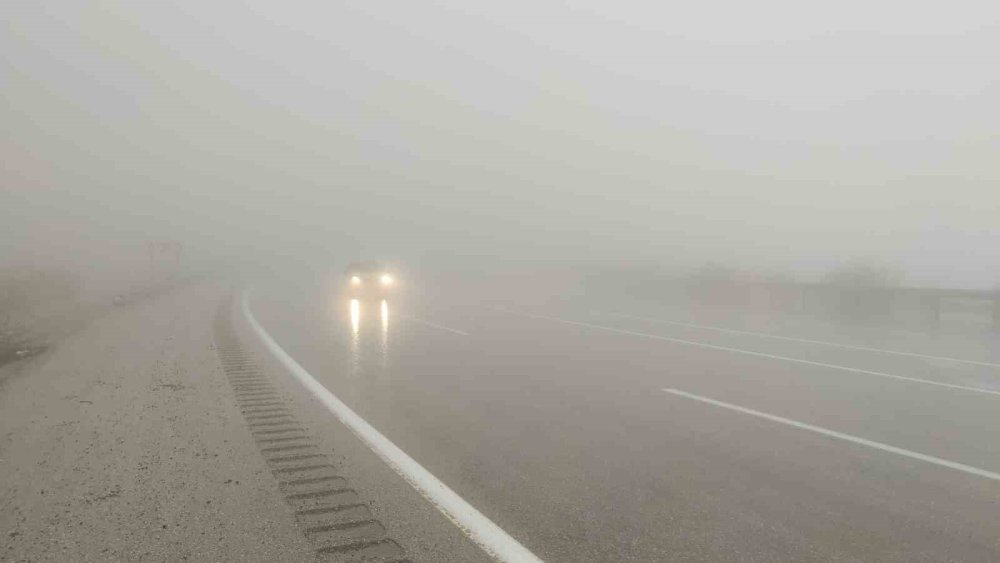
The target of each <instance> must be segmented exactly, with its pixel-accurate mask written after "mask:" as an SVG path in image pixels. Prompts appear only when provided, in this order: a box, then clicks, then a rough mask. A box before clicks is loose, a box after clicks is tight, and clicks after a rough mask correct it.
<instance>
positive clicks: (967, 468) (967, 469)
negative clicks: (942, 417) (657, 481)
mask: <svg viewBox="0 0 1000 563" xmlns="http://www.w3.org/2000/svg"><path fill="white" fill-rule="evenodd" d="M663 391H666V392H667V393H670V394H673V395H678V396H680V397H687V398H688V399H694V400H695V401H701V402H703V403H708V404H710V405H715V406H717V407H722V408H724V409H729V410H734V411H738V412H741V413H744V414H749V415H753V416H757V417H760V418H765V419H767V420H770V421H773V422H780V423H782V424H787V425H789V426H794V427H796V428H801V429H803V430H809V431H810V432H816V433H818V434H823V435H825V436H830V437H833V438H838V439H840V440H846V441H848V442H854V443H855V444H861V445H862V446H868V447H869V448H875V449H876V450H882V451H884V452H889V453H894V454H897V455H901V456H906V457H910V458H913V459H919V460H920V461H926V462H927V463H933V464H934V465H940V466H942V467H947V468H949V469H955V470H958V471H962V472H964V473H969V474H972V475H978V476H979V477H986V478H987V479H993V480H994V481H1000V473H994V472H992V471H987V470H985V469H979V468H978V467H972V466H971V465H965V464H964V463H958V462H955V461H948V460H947V459H941V458H939V457H934V456H932V455H927V454H922V453H919V452H914V451H911V450H906V449H903V448H897V447H896V446H890V445H888V444H883V443H881V442H875V441H873V440H866V439H865V438H860V437H858V436H853V435H851V434H844V433H843V432H837V431H836V430H830V429H828V428H823V427H822V426H815V425H812V424H806V423H805V422H799V421H797V420H792V419H790V418H784V417H781V416H776V415H773V414H768V413H766V412H760V411H755V410H753V409H748V408H746V407H741V406H739V405H734V404H731V403H724V402H722V401H716V400H715V399H709V398H708V397H702V396H701V395H695V394H694V393H688V392H687V391H681V390H678V389H663Z"/></svg>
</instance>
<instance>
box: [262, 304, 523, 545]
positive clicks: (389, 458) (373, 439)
mask: <svg viewBox="0 0 1000 563" xmlns="http://www.w3.org/2000/svg"><path fill="white" fill-rule="evenodd" d="M242 309H243V316H244V317H245V318H246V320H247V322H248V323H249V324H250V327H251V328H252V329H253V331H254V333H255V334H256V335H257V337H258V338H259V339H260V340H261V342H263V344H264V346H265V347H266V348H267V349H268V350H269V351H270V352H271V353H272V354H273V355H274V356H275V358H277V359H278V360H279V361H280V362H281V363H282V364H284V366H285V367H286V368H287V369H288V371H289V372H291V374H292V375H293V376H295V378H296V379H298V380H299V383H301V384H302V385H303V386H304V387H305V388H306V389H308V390H309V391H310V392H311V393H312V394H313V395H314V396H315V397H316V398H317V399H319V400H320V401H321V402H322V403H323V404H324V405H325V406H326V408H327V409H329V411H330V412H331V413H333V415H334V416H336V417H337V419H339V420H340V421H341V422H342V423H344V425H345V426H347V427H348V428H350V429H351V431H352V432H354V434H355V435H356V436H357V437H358V438H360V439H361V441H362V442H364V443H365V444H366V445H367V446H368V447H369V448H371V450H372V451H373V452H375V453H376V454H377V455H378V456H379V457H380V458H382V460H383V461H385V462H386V463H387V464H388V465H389V467H391V468H392V469H393V470H394V471H395V472H396V473H398V474H399V475H400V476H401V477H402V478H403V479H405V480H406V481H407V482H408V483H409V484H410V485H411V486H412V487H413V488H414V489H416V490H417V491H418V492H419V493H420V494H421V495H423V497H424V498H426V499H427V500H428V501H430V502H431V504H433V505H434V506H435V507H436V508H437V509H438V510H439V511H441V513H442V514H444V515H445V516H446V517H447V518H448V519H449V520H451V521H452V522H453V523H454V524H455V525H456V526H458V528H459V529H460V530H462V532H463V533H465V535H466V536H468V537H469V539H471V540H472V541H473V542H475V543H476V545H478V546H479V547H481V548H482V549H483V550H484V551H485V552H486V553H487V554H489V555H490V556H491V557H494V558H495V559H498V560H500V561H516V562H522V561H523V562H532V561H539V562H540V561H541V559H539V558H538V557H536V556H535V555H534V554H533V553H531V552H530V551H528V549H527V548H525V547H524V546H523V545H521V544H520V543H519V542H518V541H517V540H515V539H514V538H513V537H511V536H510V535H509V534H508V533H507V532H505V531H504V530H503V529H501V528H500V527H499V526H497V525H496V524H494V523H493V522H492V521H491V520H490V519H489V518H487V517H486V516H483V514H482V513H481V512H479V511H478V510H476V509H475V507H473V506H472V505H471V504H469V503H468V502H466V501H465V499H463V498H462V497H460V496H458V494H456V493H455V492H454V491H452V490H451V489H450V488H448V486H447V485H445V484H444V483H442V482H441V481H440V480H438V478H437V477H435V476H434V475H432V474H431V473H430V472H429V471H427V470H426V469H424V468H423V466H421V465H420V464H419V463H417V462H416V461H415V460H414V459H413V458H411V457H410V456H408V455H407V454H406V452H404V451H403V450H401V449H399V448H398V447H397V446H396V445H395V444H393V443H392V442H390V441H389V439H388V438H386V437H385V436H383V435H382V434H381V433H380V432H379V431H378V430H376V429H375V428H374V427H373V426H372V425H370V424H368V422H367V421H365V419H363V418H361V417H360V416H358V414H357V413H355V412H354V411H353V410H351V408H350V407H348V406H347V405H346V404H344V403H343V402H342V401H341V400H340V399H338V398H337V397H336V396H335V395H334V394H333V393H331V392H330V391H329V390H328V389H327V388H326V387H324V386H323V385H322V384H320V383H319V382H318V381H316V379H315V378H314V377H313V376H312V375H311V374H310V373H309V372H308V371H306V370H305V368H303V367H302V366H301V365H299V363H298V362H296V361H295V359H294V358H292V357H291V356H290V355H288V353H287V352H285V351H284V350H283V349H282V348H281V346H279V345H278V343H277V342H275V341H274V339H273V338H271V335H269V334H268V333H267V331H265V330H264V328H263V327H261V326H260V324H258V323H257V319H255V318H254V316H253V313H251V312H250V306H249V304H248V301H247V293H244V294H243V299H242Z"/></svg>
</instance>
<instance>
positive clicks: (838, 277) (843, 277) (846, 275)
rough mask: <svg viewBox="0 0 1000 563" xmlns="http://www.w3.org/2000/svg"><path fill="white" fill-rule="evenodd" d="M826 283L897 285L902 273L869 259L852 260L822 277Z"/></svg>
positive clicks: (854, 286)
mask: <svg viewBox="0 0 1000 563" xmlns="http://www.w3.org/2000/svg"><path fill="white" fill-rule="evenodd" d="M823 281H824V282H825V283H826V284H828V285H833V286H837V287H850V288H859V289H860V288H880V287H882V288H888V287H899V285H900V284H901V283H902V281H903V274H902V272H900V271H899V269H898V268H894V267H892V266H888V265H886V264H879V263H875V262H869V261H852V262H847V263H844V264H841V265H840V266H837V267H836V268H834V269H833V270H831V271H830V272H829V273H828V274H827V275H826V276H825V277H824V279H823Z"/></svg>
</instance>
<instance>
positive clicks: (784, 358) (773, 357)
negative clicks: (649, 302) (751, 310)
mask: <svg viewBox="0 0 1000 563" xmlns="http://www.w3.org/2000/svg"><path fill="white" fill-rule="evenodd" d="M497 309H499V310H501V311H505V312H508V313H511V314H516V315H522V316H525V317H529V318H535V319H543V320H548V321H555V322H559V323H565V324H570V325H576V326H582V327H586V328H592V329H596V330H605V331H608V332H615V333H618V334H625V335H628V336H639V337H642V338H650V339H653V340H664V341H666V342H675V343H677V344H686V345H688V346H697V347H699V348H708V349H710V350H722V351H724V352H732V353H734V354H746V355H747V356H756V357H758V358H768V359H771V360H782V361H785V362H794V363H797V364H805V365H809V366H817V367H822V368H829V369H837V370H841V371H847V372H851V373H861V374H864V375H877V376H879V377H887V378H889V379H898V380H901V381H910V382H912V383H922V384H924V385H935V386H937V387H945V388H948V389H958V390H961V391H970V392H973V393H983V394H986V395H996V396H1000V391H994V390H992V389H984V388H982V387H966V386H965V385H954V384H952V383H942V382H940V381H932V380H930V379H920V378H919V377H906V376H904V375H893V374H891V373H883V372H880V371H870V370H866V369H858V368H852V367H847V366H840V365H837V364H827V363H823V362H813V361H811V360H802V359H799V358H789V357H787V356H776V355H774V354H765V353H763V352H754V351H752V350H743V349H740V348H730V347H728V346H718V345H716V344H706V343H704V342H697V341H695V340H684V339H682V338H672V337H669V336H661V335H659V334H649V333H646V332H636V331H633V330H625V329H621V328H614V327H610V326H602V325H595V324H591V323H584V322H580V321H571V320H568V319H561V318H559V317H548V316H545V315H532V314H529V313H521V312H518V311H511V310H509V309H506V308H501V307H498V308H497Z"/></svg>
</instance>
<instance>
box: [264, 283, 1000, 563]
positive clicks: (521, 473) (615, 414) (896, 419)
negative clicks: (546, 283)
mask: <svg viewBox="0 0 1000 563" xmlns="http://www.w3.org/2000/svg"><path fill="white" fill-rule="evenodd" d="M435 289H436V291H434V292H425V293H423V294H420V295H418V294H417V293H416V292H410V293H409V294H408V295H405V296H401V297H399V298H398V299H393V300H391V301H389V302H387V303H386V304H385V305H384V306H383V305H382V304H381V303H380V302H378V301H371V302H360V303H358V305H357V306H356V308H354V309H353V311H352V306H351V304H350V301H349V300H348V299H347V298H345V297H343V296H339V295H338V294H337V293H336V292H334V291H332V290H328V289H326V290H316V291H313V290H303V289H302V288H296V289H292V288H290V287H283V286H281V285H280V284H267V283H259V284H258V286H257V287H256V288H255V290H254V292H253V294H252V298H251V302H250V306H251V309H252V310H253V312H254V314H255V315H256V317H257V319H258V320H259V321H260V323H261V325H263V326H264V328H265V329H266V330H267V331H268V332H269V333H270V334H271V335H272V336H273V337H274V338H275V339H276V340H277V341H278V343H279V344H280V345H281V346H282V347H283V348H284V349H285V350H286V351H287V352H289V353H290V354H291V355H292V356H293V357H294V358H295V359H296V360H298V362H299V363H300V364H302V365H303V366H304V367H305V368H306V369H307V370H308V371H309V372H311V373H312V374H313V375H314V376H315V377H316V378H317V379H319V380H320V382H322V383H323V385H325V386H326V387H327V388H328V389H329V390H331V391H332V392H333V393H334V394H335V395H337V396H338V397H339V398H340V399H342V400H343V401H344V402H345V403H347V404H348V405H349V406H350V407H352V408H353V409H354V410H355V411H357V412H358V413H359V414H360V415H362V416H363V417H364V418H365V419H366V420H367V421H368V422H369V423H371V424H372V425H373V426H374V427H376V428H377V429H378V430H380V431H381V432H382V433H383V434H384V435H386V436H387V437H388V438H389V439H390V440H392V441H393V442H394V443H395V444H396V445H397V446H399V447H400V448H402V449H403V450H404V451H405V452H407V453H408V454H409V455H410V456H411V457H413V458H414V459H416V460H417V461H418V462H419V463H421V464H422V465H423V466H424V467H426V468H427V469H428V470H430V471H431V472H432V473H433V474H434V475H436V476H437V477H438V478H439V479H441V480H442V481H443V482H445V483H446V484H447V485H448V486H450V487H451V488H452V489H453V490H455V491H456V492H457V493H458V494H460V495H461V496H462V497H463V498H465V499H466V500H467V501H468V502H470V503H471V504H472V505H473V506H475V507H477V508H478V509H479V510H480V511H481V512H482V513H484V514H485V515H486V516H487V517H489V518H490V519H492V520H493V521H494V522H495V523H496V524H498V525H499V526H501V527H502V528H503V529H505V530H506V531H507V532H509V533H510V534H511V535H512V536H514V537H515V538H516V539H518V540H519V541H520V542H521V543H522V544H524V545H525V546H526V547H527V548H529V549H530V550H532V551H533V552H534V553H535V554H537V555H538V556H539V557H541V558H542V559H545V560H549V561H598V560H600V561H663V560H712V561H723V560H732V561H735V560H740V561H747V560H754V561H774V560H823V561H828V560H865V561H875V560H879V561H891V560H895V561H920V560H928V561H930V560H933V561H941V560H956V561H996V560H1000V480H997V478H1000V475H997V473H1000V440H998V439H997V428H998V426H1000V425H998V423H1000V343H998V342H997V341H996V340H994V339H992V338H989V337H983V336H980V337H975V338H972V337H959V336H948V335H939V336H932V335H921V334H916V333H908V332H892V331H881V330H854V329H851V330H848V329H844V328H838V327H824V326H821V325H808V326H803V325H792V324H790V323H789V322H784V321H781V322H777V321H775V322H771V323H769V324H767V325H761V324H759V323H758V324H750V325H748V324H746V323H745V322H743V323H741V322H740V321H739V320H738V319H735V318H725V319H723V318H692V317H690V315H687V314H684V315H682V314H680V313H678V312H677V311H670V310H667V309H666V308H657V307H655V306H651V305H649V304H642V303H639V302H628V301H625V300H622V299H612V298H607V299H594V298H590V299H583V298H564V299H560V300H555V301H546V300H545V299H541V298H539V297H538V296H533V295H532V294H531V292H530V288H529V290H528V291H523V292H518V291H507V292H503V293H498V292H497V291H496V288H492V290H491V291H490V292H487V291H486V290H485V289H484V290H483V291H482V292H481V293H479V292H477V288H475V287H454V288H448V287H438V288H435ZM518 293H521V296H520V297H518V296H517V294H518ZM637 317H644V318H637ZM665 321H666V322H665ZM678 322H679V323H687V324H672V323H678ZM693 324H701V325H704V326H702V327H698V326H693ZM717 327H723V328H727V330H718V328H717ZM730 329H737V330H741V331H744V332H734V331H732V330H730ZM758 333H769V334H774V335H780V336H784V337H786V338H771V337H767V336H762V335H761V334H758ZM792 339H800V340H792ZM805 340H815V341H817V342H807V341H805ZM821 342H831V343H839V344H846V345H849V346H851V347H845V346H832V345H829V344H823V343H821ZM863 348H871V349H870V350H868V349H863ZM879 350H888V351H899V352H906V353H909V354H917V355H903V354H890V353H885V352H883V351H879ZM958 360H971V361H972V362H979V363H971V362H969V361H958ZM991 364H997V365H991ZM665 389H667V390H675V391H665ZM824 431H825V433H824ZM977 471H978V472H979V474H976V472H977Z"/></svg>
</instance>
